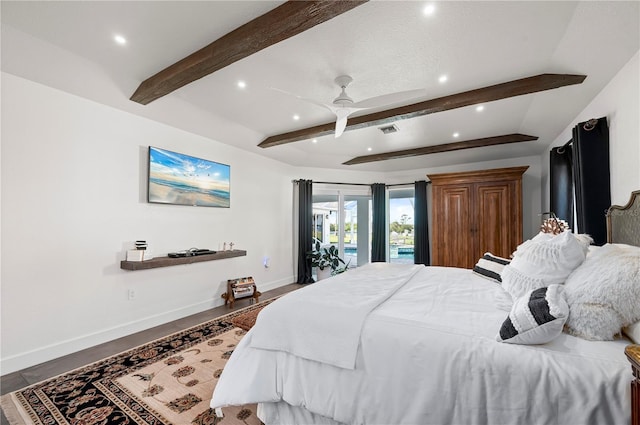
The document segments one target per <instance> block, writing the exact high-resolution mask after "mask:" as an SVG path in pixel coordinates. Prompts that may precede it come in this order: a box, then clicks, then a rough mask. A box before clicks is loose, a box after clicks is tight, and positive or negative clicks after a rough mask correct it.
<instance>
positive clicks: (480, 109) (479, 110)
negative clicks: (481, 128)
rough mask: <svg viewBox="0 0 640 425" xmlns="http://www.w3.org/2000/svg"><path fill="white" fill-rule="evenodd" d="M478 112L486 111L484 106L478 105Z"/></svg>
mask: <svg viewBox="0 0 640 425" xmlns="http://www.w3.org/2000/svg"><path fill="white" fill-rule="evenodd" d="M476 111H478V112H482V111H484V105H478V106H476Z"/></svg>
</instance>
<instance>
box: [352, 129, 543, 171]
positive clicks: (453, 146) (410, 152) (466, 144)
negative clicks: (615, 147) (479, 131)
mask: <svg viewBox="0 0 640 425" xmlns="http://www.w3.org/2000/svg"><path fill="white" fill-rule="evenodd" d="M532 140H538V138H537V137H535V136H527V135H526V134H505V135H503V136H493V137H485V138H483V139H472V140H464V141H461V142H455V143H444V144H441V145H432V146H424V147H421V148H414V149H404V150H401V151H394V152H385V153H377V154H373V155H364V156H358V157H356V158H353V159H350V160H349V161H347V162H343V164H344V165H355V164H364V163H367V162H375V161H386V160H389V159H398V158H408V157H412V156H419V155H428V154H432V153H440V152H451V151H457V150H461V149H472V148H480V147H485V146H493V145H504V144H507V143H518V142H530V141H532Z"/></svg>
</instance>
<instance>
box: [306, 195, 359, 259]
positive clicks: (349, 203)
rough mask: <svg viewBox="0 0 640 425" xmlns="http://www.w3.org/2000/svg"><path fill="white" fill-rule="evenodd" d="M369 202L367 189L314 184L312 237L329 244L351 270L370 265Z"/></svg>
mask: <svg viewBox="0 0 640 425" xmlns="http://www.w3.org/2000/svg"><path fill="white" fill-rule="evenodd" d="M370 200H371V196H370V195H369V188H368V186H350V185H344V186H341V185H324V184H321V183H314V185H313V237H314V243H315V242H316V241H317V242H320V246H321V247H323V248H326V247H329V246H331V245H333V246H335V247H336V248H337V249H338V252H339V254H340V257H341V258H342V259H343V260H344V261H345V263H347V264H348V265H349V267H350V268H353V267H357V266H361V265H364V264H367V263H368V262H369V253H370V252H371V238H370V228H371V225H370V221H371V214H370V209H371V207H370Z"/></svg>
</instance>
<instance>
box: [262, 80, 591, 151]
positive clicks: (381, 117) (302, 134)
mask: <svg viewBox="0 0 640 425" xmlns="http://www.w3.org/2000/svg"><path fill="white" fill-rule="evenodd" d="M585 78H587V76H586V75H572V74H540V75H535V76H532V77H527V78H522V79H519V80H513V81H508V82H506V83H501V84H496V85H493V86H488V87H483V88H479V89H475V90H470V91H466V92H462V93H457V94H452V95H449V96H444V97H439V98H437V99H431V100H426V101H423V102H418V103H414V104H411V105H407V106H401V107H398V108H393V109H388V110H386V111H380V112H375V113H372V114H368V115H362V116H359V117H352V118H349V120H348V121H347V128H346V129H345V131H348V130H356V129H359V128H366V127H372V126H378V125H385V124H390V123H392V122H395V121H398V120H403V119H407V118H415V117H419V116H422V115H427V114H433V113H436V112H443V111H448V110H451V109H456V108H462V107H464V106H469V105H476V104H479V103H486V102H492V101H494V100H500V99H506V98H509V97H515V96H521V95H525V94H530V93H536V92H541V91H545V90H552V89H556V88H559V87H564V86H570V85H574V84H581V83H582V82H583V81H584V80H585ZM334 128H335V121H334V122H330V123H326V124H321V125H317V126H314V127H309V128H303V129H300V130H296V131H291V132H288V133H283V134H277V135H275V136H270V137H267V138H266V139H264V140H263V141H262V142H261V143H260V144H259V145H258V146H260V147H261V148H269V147H272V146H278V145H283V144H286V143H293V142H298V141H300V140H307V139H311V138H314V137H320V136H326V135H328V134H331V133H333V130H334Z"/></svg>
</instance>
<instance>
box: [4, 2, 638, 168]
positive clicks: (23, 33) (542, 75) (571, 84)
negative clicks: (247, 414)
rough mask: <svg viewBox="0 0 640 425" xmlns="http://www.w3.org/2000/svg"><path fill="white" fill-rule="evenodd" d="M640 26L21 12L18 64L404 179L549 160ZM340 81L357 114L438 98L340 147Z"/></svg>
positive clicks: (237, 137)
mask: <svg viewBox="0 0 640 425" xmlns="http://www.w3.org/2000/svg"><path fill="white" fill-rule="evenodd" d="M429 6H430V7H432V13H431V14H426V13H424V10H425V8H426V7H429ZM639 16H640V10H639V3H638V2H636V1H630V2H609V1H602V2H598V1H586V2H564V1H556V2H540V1H531V2H529V1H517V2H515V1H514V2H481V1H470V2H458V1H447V2H417V1H375V0H372V1H305V2H299V1H291V2H281V1H275V2H273V1H228V2H226V1H209V2H207V1H204V2H189V1H180V2H172V1H167V2H119V1H110V2H57V1H45V2H38V1H33V2H7V1H3V2H2V50H3V57H2V59H3V60H2V69H3V71H6V72H9V73H12V74H15V75H18V76H22V77H25V78H28V79H31V80H34V81H38V82H42V83H43V84H47V85H50V86H52V87H56V88H59V89H61V90H65V91H68V92H71V93H73V94H76V95H79V96H83V97H87V98H89V99H92V100H95V101H98V102H101V103H104V104H107V105H110V106H114V107H117V108H119V109H123V110H127V111H130V112H132V113H134V114H137V115H141V116H146V117H149V118H151V119H154V120H157V121H161V122H165V123H167V124H170V125H172V126H175V127H178V128H182V129H185V130H187V131H190V132H193V133H196V134H201V135H203V136H206V137H208V138H211V139H213V140H216V141H219V142H222V143H225V144H229V145H233V146H236V147H238V148H240V149H244V150H247V151H251V152H255V153H257V154H259V155H264V156H267V157H270V158H274V159H277V160H279V161H282V162H285V163H288V164H292V165H298V166H304V167H321V168H338V169H352V170H382V171H398V170H406V169H412V168H425V167H434V166H440V165H451V164H460V163H471V162H481V161H488V160H498V159H506V158H514V157H522V156H529V155H538V154H540V153H541V152H542V151H543V150H545V149H547V148H548V145H549V143H551V142H552V141H553V140H554V139H555V138H556V137H557V136H558V135H559V134H560V132H562V130H563V129H564V128H565V127H567V126H568V125H569V124H570V123H571V122H572V120H573V119H574V118H575V116H577V115H578V113H579V112H580V111H582V110H583V109H584V108H585V107H586V106H587V105H588V103H589V102H590V101H591V100H592V99H593V98H594V97H595V96H596V95H597V93H599V92H600V91H601V90H602V88H604V86H605V85H606V84H607V82H608V81H609V80H610V79H611V78H612V77H613V76H614V75H615V74H616V73H617V72H618V70H620V68H621V67H622V66H624V65H625V64H626V63H627V62H628V61H629V59H630V58H631V57H632V56H633V55H634V54H635V53H636V52H637V51H638V48H639V47H640V42H639V40H640V30H639V27H640V24H639ZM116 34H119V35H121V36H124V37H126V39H127V43H126V44H125V45H122V46H120V45H116V44H115V43H114V42H113V36H114V35H116ZM52 58H53V59H52ZM339 75H350V76H351V77H353V82H352V83H351V84H350V85H349V86H348V87H347V89H346V91H347V93H348V95H349V96H351V97H352V98H353V99H354V101H355V102H359V101H361V100H364V99H368V98H374V97H377V96H382V95H387V94H390V93H396V92H404V91H413V90H416V89H421V91H420V93H421V95H420V97H417V98H416V97H412V98H407V99H400V100H398V99H395V101H396V103H390V104H384V105H382V106H378V107H376V108H372V109H364V110H360V111H357V112H355V113H353V114H352V115H350V116H349V117H348V120H347V126H346V129H345V132H344V134H342V136H340V137H339V138H335V137H334V127H335V120H336V116H335V115H334V113H333V112H331V111H330V110H329V109H327V108H325V107H322V106H321V104H330V103H331V102H332V100H333V99H334V98H335V97H336V96H337V95H338V94H339V93H340V89H339V87H338V86H337V85H336V84H335V82H334V79H335V78H336V77H337V76H339ZM444 77H446V81H443V80H444ZM240 81H242V82H243V83H244V84H245V87H244V88H240V87H239V86H238V83H239V82H240ZM79 82H82V83H79ZM413 93H415V92H413ZM309 100H311V101H309ZM478 106H481V107H482V108H483V110H481V111H479V110H477V107H478ZM294 115H295V116H297V117H298V118H297V119H294V118H293V117H294ZM390 125H394V126H395V128H396V129H397V130H398V131H397V132H393V133H390V134H385V133H383V132H382V131H380V128H381V127H386V126H390ZM187 153H188V152H187Z"/></svg>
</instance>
